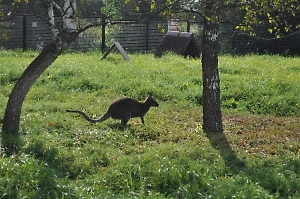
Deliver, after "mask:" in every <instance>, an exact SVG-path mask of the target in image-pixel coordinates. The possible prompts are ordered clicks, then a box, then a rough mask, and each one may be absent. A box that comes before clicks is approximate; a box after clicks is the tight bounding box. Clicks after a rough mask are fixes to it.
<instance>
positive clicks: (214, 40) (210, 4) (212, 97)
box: [202, 0, 223, 133]
mask: <svg viewBox="0 0 300 199" xmlns="http://www.w3.org/2000/svg"><path fill="white" fill-rule="evenodd" d="M218 3H219V2H218V1H217V0H211V1H207V5H206V8H205V19H204V29H203V44H202V45H203V46H202V49H203V51H202V73H203V74H202V76H203V130H204V131H205V132H206V133H218V132H220V133H221V132H223V124H222V114H221V100H220V79H219V71H218V52H217V48H218V28H219V21H218V17H217V16H218V13H217V10H218V6H219V5H218Z"/></svg>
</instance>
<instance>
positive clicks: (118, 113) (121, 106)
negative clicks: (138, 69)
mask: <svg viewBox="0 0 300 199" xmlns="http://www.w3.org/2000/svg"><path fill="white" fill-rule="evenodd" d="M158 106H159V104H158V103H157V102H156V101H155V100H154V99H153V97H152V95H149V96H148V97H147V99H146V100H145V101H144V102H139V101H137V100H135V99H132V98H129V97H123V98H119V99H116V100H115V101H113V102H112V103H111V105H110V106H109V107H108V109H107V111H106V112H105V113H104V114H103V115H102V117H100V118H99V119H92V118H90V117H89V116H88V115H87V114H85V113H84V112H83V111H80V110H66V111H67V112H73V113H79V114H80V115H82V116H83V117H84V118H85V119H86V120H87V121H89V122H91V123H96V122H103V121H105V120H107V119H108V118H110V117H111V118H113V119H120V120H121V124H122V125H123V126H125V125H126V124H127V122H128V121H129V120H130V119H131V118H134V117H140V118H141V121H142V123H143V124H145V121H144V116H145V115H146V113H147V112H148V111H149V109H150V107H158Z"/></svg>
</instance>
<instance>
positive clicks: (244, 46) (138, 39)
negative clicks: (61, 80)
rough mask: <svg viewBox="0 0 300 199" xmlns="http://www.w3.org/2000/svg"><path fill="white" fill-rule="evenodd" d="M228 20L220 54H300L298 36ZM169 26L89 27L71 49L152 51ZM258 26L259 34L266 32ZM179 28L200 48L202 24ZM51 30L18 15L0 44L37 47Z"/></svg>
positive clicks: (0, 32) (1, 31) (0, 30)
mask: <svg viewBox="0 0 300 199" xmlns="http://www.w3.org/2000/svg"><path fill="white" fill-rule="evenodd" d="M101 20H102V19H101V18H86V19H82V20H81V21H80V22H79V26H80V27H83V26H85V25H86V24H90V23H93V22H99V21H101ZM233 27H234V26H233V25H232V24H231V23H221V24H220V28H219V44H220V45H219V49H218V51H219V52H220V53H223V54H247V53H259V54H261V53H276V54H293V55H295V54H297V55H300V35H295V36H293V37H288V38H284V39H280V40H271V41H266V40H259V39H255V38H252V37H249V36H247V35H245V34H238V33H237V32H235V31H234V28H233ZM167 29H168V22H167V21H142V22H136V21H115V22H113V23H112V25H107V26H105V27H95V28H91V29H89V30H87V31H85V32H84V33H82V34H81V35H80V36H79V39H78V40H77V41H76V42H75V43H74V44H72V46H71V50H73V51H90V50H96V49H99V50H103V51H104V50H105V47H106V48H108V47H109V46H111V45H113V42H114V41H116V42H119V43H120V44H121V45H122V47H123V48H124V49H125V50H126V51H127V52H130V53H132V52H154V51H155V50H156V49H157V48H158V47H159V45H160V43H161V41H162V39H163V37H164V35H165V34H166V31H167ZM265 29H266V28H262V29H261V34H262V35H268V32H266V31H265V32H264V30H265ZM181 31H187V32H191V33H193V34H194V37H195V40H196V43H197V44H198V46H199V48H200V50H201V43H202V35H203V23H201V22H181ZM51 39H52V33H51V31H50V29H49V26H48V24H47V23H46V22H45V21H43V20H42V19H40V18H37V17H34V16H17V17H14V18H13V19H12V20H11V21H8V22H5V23H3V24H1V25H0V47H2V48H8V49H16V48H20V49H23V50H27V49H32V50H40V49H41V48H42V47H43V46H44V45H46V44H47V43H48V42H50V41H51Z"/></svg>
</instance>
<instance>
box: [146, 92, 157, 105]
mask: <svg viewBox="0 0 300 199" xmlns="http://www.w3.org/2000/svg"><path fill="white" fill-rule="evenodd" d="M145 104H147V105H149V106H154V107H158V106H159V104H158V103H157V102H156V101H155V100H154V99H153V97H152V95H149V96H148V97H147V99H146V100H145Z"/></svg>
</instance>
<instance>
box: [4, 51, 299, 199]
mask: <svg viewBox="0 0 300 199" xmlns="http://www.w3.org/2000/svg"><path fill="white" fill-rule="evenodd" d="M0 55H1V56H0V84H1V87H0V90H1V93H0V96H1V99H2V100H1V101H0V118H2V117H3V115H4V110H5V106H6V103H7V100H8V97H9V93H10V92H11V89H12V88H13V85H14V83H15V81H16V80H17V79H18V77H19V75H20V74H21V73H22V72H23V71H24V70H25V68H26V66H27V65H28V64H29V63H30V62H31V61H32V60H33V59H34V57H35V56H36V55H37V54H36V53H34V52H27V53H23V52H21V51H20V52H18V51H0ZM101 56H102V54H101V53H100V52H89V53H84V54H76V53H70V54H69V53H68V54H63V55H62V56H60V57H59V58H58V59H57V60H56V61H55V62H54V63H53V64H52V66H50V67H49V68H48V69H47V70H46V71H45V72H44V73H43V74H42V75H41V77H40V78H39V79H38V81H37V82H36V83H35V84H34V86H33V87H32V89H31V90H30V92H29V93H28V95H27V97H26V99H25V102H24V105H23V109H22V114H21V124H20V139H21V140H22V148H21V150H20V152H19V153H18V154H15V155H14V156H10V157H7V156H6V154H5V153H4V151H3V149H1V152H0V155H1V166H0V176H1V178H0V198H26V197H27V198H225V197H227V198H233V197H235V198H251V199H252V198H298V197H299V196H300V193H299V191H298V190H300V181H299V179H300V178H299V173H300V161H299V155H300V145H299V140H300V137H299V136H300V134H299V129H300V123H299V116H300V112H299V108H300V107H299V103H300V96H299V95H297V93H299V84H298V82H297V80H299V79H300V77H299V75H300V74H299V63H300V62H299V61H300V58H284V57H280V56H269V55H265V56H256V55H249V56H242V57H231V56H220V58H219V70H220V78H221V92H222V93H221V96H222V110H223V123H224V134H225V136H226V138H227V141H228V143H229V144H230V146H231V148H232V151H233V152H234V154H231V153H230V152H229V151H228V148H225V147H224V143H220V145H219V146H212V145H211V143H210V142H211V140H209V139H208V138H207V137H206V134H205V133H204V132H203V131H202V127H201V123H202V107H201V104H202V73H201V63H200V60H194V59H184V58H183V57H180V56H176V55H174V54H167V55H165V56H163V57H162V58H160V59H157V58H154V57H153V54H134V55H130V58H131V61H129V62H128V61H125V60H123V58H122V56H121V55H120V54H110V55H109V56H108V57H107V58H106V59H105V60H100V58H101ZM149 93H152V94H153V95H154V98H155V99H156V100H157V101H158V103H159V104H160V106H159V107H158V108H151V109H150V111H149V112H148V114H147V115H146V116H145V123H146V125H142V124H141V121H140V119H139V118H134V119H131V120H130V121H129V123H128V126H127V127H126V128H125V129H124V130H122V129H121V128H120V126H119V123H120V122H119V121H117V120H112V119H109V120H107V121H105V122H103V123H99V124H94V125H91V124H89V123H88V122H87V121H85V120H84V119H83V118H82V117H80V116H77V115H73V114H68V113H66V112H65V110H66V109H82V110H84V111H86V112H87V113H88V114H89V115H91V116H92V117H99V116H101V115H102V114H103V113H104V112H105V110H106V108H107V107H108V105H109V104H110V103H111V101H112V100H114V99H116V98H118V97H122V96H124V95H126V96H129V97H133V98H136V99H138V100H141V101H142V100H144V99H145V98H146V97H147V95H148V94H149ZM223 147H224V148H223ZM234 155H236V156H237V159H238V160H240V161H242V162H244V164H241V163H238V162H233V163H232V162H230V161H231V160H232V161H234V158H233V157H232V156H234ZM231 157H232V159H231ZM228 162H230V163H232V164H229V163H228Z"/></svg>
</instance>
